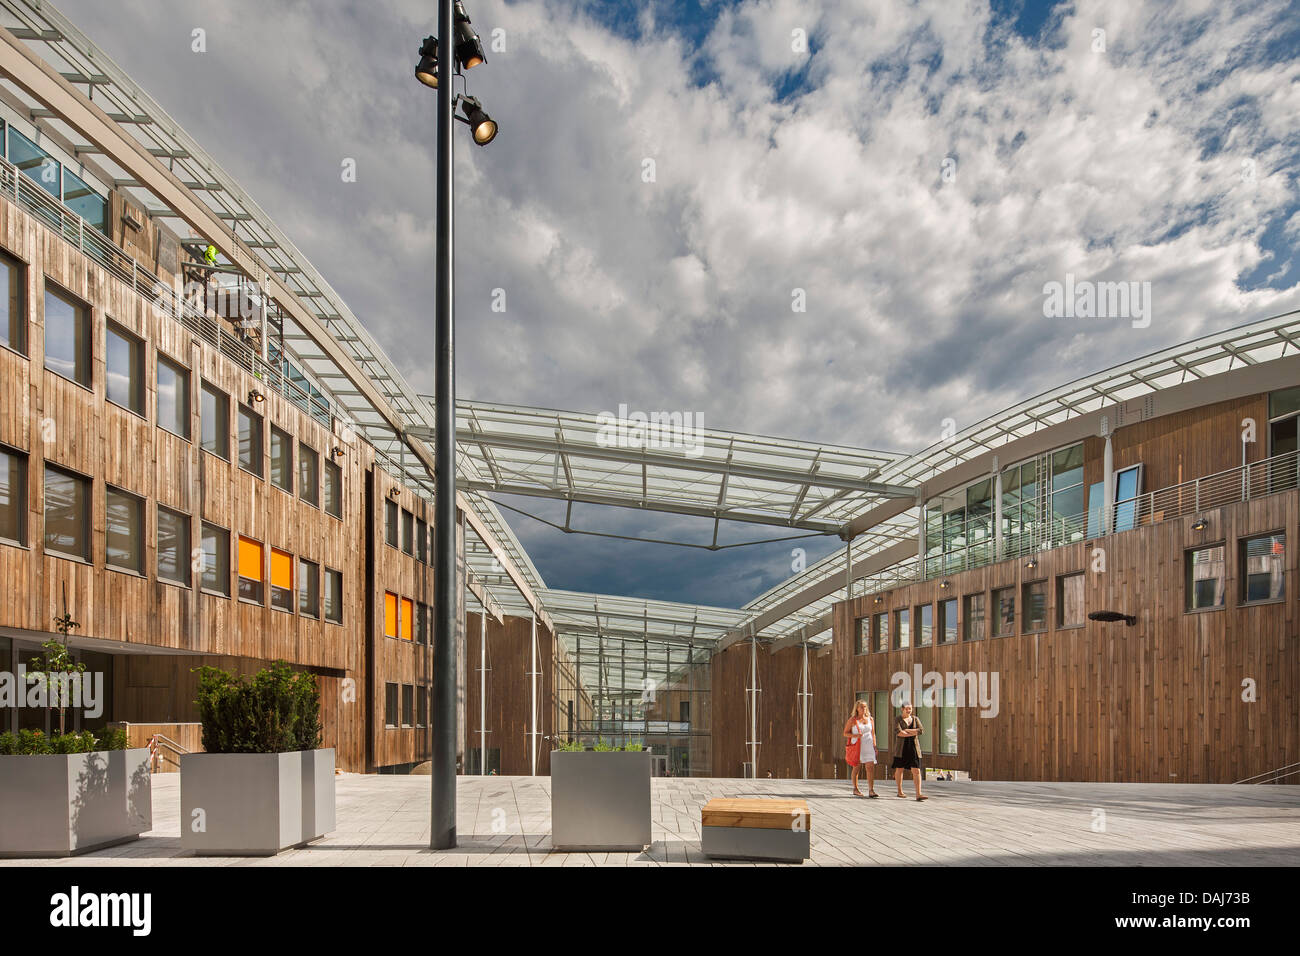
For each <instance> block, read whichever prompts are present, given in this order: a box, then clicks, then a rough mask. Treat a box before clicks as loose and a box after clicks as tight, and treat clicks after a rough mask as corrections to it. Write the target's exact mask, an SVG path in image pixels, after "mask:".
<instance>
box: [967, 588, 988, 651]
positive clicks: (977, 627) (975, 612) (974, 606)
mask: <svg viewBox="0 0 1300 956" xmlns="http://www.w3.org/2000/svg"><path fill="white" fill-rule="evenodd" d="M963 640H967V641H982V640H984V595H983V594H968V595H966V634H965V636H964V638H963Z"/></svg>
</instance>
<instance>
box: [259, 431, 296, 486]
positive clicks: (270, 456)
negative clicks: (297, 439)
mask: <svg viewBox="0 0 1300 956" xmlns="http://www.w3.org/2000/svg"><path fill="white" fill-rule="evenodd" d="M277 436H279V437H280V438H281V439H282V440H281V442H280V445H281V447H282V448H283V449H284V451H285V452H286V454H288V456H289V460H288V461H287V462H285V464H284V469H283V471H284V474H285V481H286V482H287V484H284V485H282V484H280V483H279V482H278V481H276V480H275V446H276V437H277ZM293 446H294V437H293V435H291V434H290V433H289V432H287V431H285V430H284V429H283V428H281V427H280V426H278V425H276V424H275V422H272V423H271V437H270V441H268V442H267V452H266V454H267V462H268V467H267V469H266V480H267V481H268V482H269V483H270V485H271V487H272V488H278V489H280V490H281V491H283V492H284V493H285V494H286V495H292V494H293V493H294V491H293V486H294V478H295V477H297V476H296V475H295V473H294V468H295V467H296V463H295V461H294V457H293Z"/></svg>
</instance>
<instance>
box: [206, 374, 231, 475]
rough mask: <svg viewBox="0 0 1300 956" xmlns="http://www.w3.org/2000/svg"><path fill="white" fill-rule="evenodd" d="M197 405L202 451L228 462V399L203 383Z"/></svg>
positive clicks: (222, 393) (213, 387)
mask: <svg viewBox="0 0 1300 956" xmlns="http://www.w3.org/2000/svg"><path fill="white" fill-rule="evenodd" d="M199 403H200V404H199V420H200V421H199V424H200V426H201V428H202V430H203V450H204V451H210V452H212V454H214V455H216V456H217V457H218V458H224V459H225V460H226V461H230V398H229V397H228V396H227V395H226V393H225V392H223V391H221V390H220V389H219V388H217V387H216V386H214V385H210V384H208V383H207V382H204V383H203V391H202V394H201V395H200V396H199Z"/></svg>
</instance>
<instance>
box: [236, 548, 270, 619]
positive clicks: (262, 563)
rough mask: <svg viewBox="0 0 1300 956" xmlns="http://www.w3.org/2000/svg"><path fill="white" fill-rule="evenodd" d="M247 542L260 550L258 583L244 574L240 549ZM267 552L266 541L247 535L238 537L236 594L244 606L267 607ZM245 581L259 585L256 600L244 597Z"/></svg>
mask: <svg viewBox="0 0 1300 956" xmlns="http://www.w3.org/2000/svg"><path fill="white" fill-rule="evenodd" d="M245 541H247V542H248V543H249V544H253V545H256V546H257V549H258V552H259V554H258V558H259V560H258V564H259V567H258V577H257V580H256V581H254V580H253V579H252V578H250V577H248V576H246V575H245V574H244V573H243V554H242V553H241V549H240V547H239V545H240V544H241V543H243V542H245ZM266 551H267V548H266V542H265V541H260V540H258V539H257V538H252V537H249V536H248V535H246V534H241V535H238V536H237V537H236V543H235V594H236V595H237V596H238V598H239V600H240V601H241V602H243V603H244V604H252V605H255V606H257V607H266V586H267V580H266ZM245 581H248V582H250V583H255V584H256V585H257V597H256V598H252V597H245V596H244V587H243V583H244V582H245Z"/></svg>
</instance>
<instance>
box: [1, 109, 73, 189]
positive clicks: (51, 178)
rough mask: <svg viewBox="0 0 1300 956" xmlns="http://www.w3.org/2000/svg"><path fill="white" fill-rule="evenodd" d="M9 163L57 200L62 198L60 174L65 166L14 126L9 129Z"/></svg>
mask: <svg viewBox="0 0 1300 956" xmlns="http://www.w3.org/2000/svg"><path fill="white" fill-rule="evenodd" d="M9 161H10V162H12V163H13V164H14V165H15V166H17V167H18V168H19V169H21V170H22V171H23V172H24V173H25V174H26V175H27V178H28V179H30V180H31V181H32V182H34V183H36V184H38V185H39V186H40V187H41V188H42V189H44V190H45V191H46V192H47V193H49V194H50V195H51V196H53V197H54V198H55V199H58V198H60V197H59V188H60V183H59V179H60V175H59V174H60V173H61V172H62V171H63V165H62V164H61V163H60V162H59V161H58V160H57V159H54V158H53V157H52V156H50V154H49V153H47V152H45V150H43V149H41V148H40V147H39V146H37V145H36V144H35V143H33V142H32V141H31V140H30V139H28V138H27V137H26V136H24V135H23V134H22V133H20V132H18V130H16V129H14V128H13V127H12V126H10V127H9Z"/></svg>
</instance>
